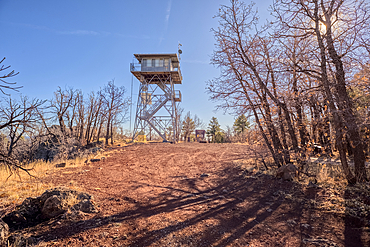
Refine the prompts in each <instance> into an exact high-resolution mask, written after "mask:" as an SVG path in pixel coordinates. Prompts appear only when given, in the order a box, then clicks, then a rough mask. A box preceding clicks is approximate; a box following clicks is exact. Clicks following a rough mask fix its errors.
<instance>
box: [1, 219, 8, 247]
mask: <svg viewBox="0 0 370 247" xmlns="http://www.w3.org/2000/svg"><path fill="white" fill-rule="evenodd" d="M8 234H9V226H8V224H6V223H5V222H4V221H3V220H1V219H0V246H6V241H7V239H8Z"/></svg>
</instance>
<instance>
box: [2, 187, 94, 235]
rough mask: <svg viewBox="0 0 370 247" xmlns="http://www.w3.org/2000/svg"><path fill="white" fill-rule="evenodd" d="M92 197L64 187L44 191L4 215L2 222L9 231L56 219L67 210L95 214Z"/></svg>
mask: <svg viewBox="0 0 370 247" xmlns="http://www.w3.org/2000/svg"><path fill="white" fill-rule="evenodd" d="M92 199H93V198H92V196H91V195H89V194H87V193H84V192H79V191H76V190H71V189H69V188H65V187H59V188H54V189H50V190H46V191H45V192H44V193H43V194H42V195H41V196H39V197H37V198H27V199H26V200H24V201H23V203H22V204H21V205H19V206H17V207H16V209H15V210H14V211H13V212H10V213H9V214H7V215H5V216H4V217H3V221H4V222H5V223H6V224H8V226H9V228H10V229H23V228H26V227H29V226H34V225H37V224H38V223H41V222H42V221H45V220H48V219H51V218H54V217H58V216H60V215H62V214H64V213H66V212H67V211H68V209H73V210H80V211H82V212H84V213H96V212H98V211H97V210H96V207H95V204H94V203H93V201H92Z"/></svg>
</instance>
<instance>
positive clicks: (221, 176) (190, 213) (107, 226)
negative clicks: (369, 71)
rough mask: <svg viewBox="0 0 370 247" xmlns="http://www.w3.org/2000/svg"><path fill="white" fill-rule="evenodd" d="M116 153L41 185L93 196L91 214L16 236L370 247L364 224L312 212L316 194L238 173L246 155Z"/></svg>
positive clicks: (166, 148) (64, 241)
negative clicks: (94, 210)
mask: <svg viewBox="0 0 370 247" xmlns="http://www.w3.org/2000/svg"><path fill="white" fill-rule="evenodd" d="M115 151H116V152H115V153H112V154H110V156H109V157H107V158H106V159H105V160H102V161H100V162H93V163H91V164H89V165H85V166H83V167H74V168H68V167H67V168H61V169H60V170H57V171H56V172H55V173H54V174H50V176H49V177H48V178H47V181H49V182H52V183H53V184H54V185H56V186H68V185H69V184H73V185H74V186H78V187H79V188H80V189H81V190H82V191H85V192H88V193H90V194H92V195H93V196H94V198H95V202H96V204H97V205H99V207H98V209H99V213H97V214H91V215H89V214H85V215H82V216H80V218H79V219H77V218H76V219H73V220H71V219H62V218H59V219H56V220H52V221H49V222H45V223H42V224H40V225H38V226H35V227H32V228H30V229H25V230H23V232H27V233H28V234H29V235H32V236H33V237H35V238H36V239H37V241H38V242H39V243H40V242H41V243H42V246H370V237H369V234H370V232H369V227H364V223H363V220H360V219H358V220H357V219H353V218H348V216H346V214H337V213H333V212H323V211H320V210H318V209H315V207H314V206H313V204H315V201H320V200H326V197H325V195H326V194H325V193H324V192H325V191H324V190H325V189H323V188H307V186H305V185H301V184H299V183H294V182H286V181H282V180H280V179H276V178H274V177H271V176H268V175H265V174H261V173H259V174H258V173H257V174H248V173H247V172H246V171H243V170H242V169H241V168H240V167H238V166H237V165H236V162H235V161H236V160H241V159H246V158H251V157H252V153H251V152H250V151H249V149H248V146H247V145H239V144H203V143H191V144H187V143H184V144H169V143H151V144H136V145H131V146H126V147H117V148H115ZM207 175H208V176H207ZM326 196H327V195H326ZM367 220H368V219H367ZM40 246H41V244H40Z"/></svg>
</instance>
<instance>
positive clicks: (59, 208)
mask: <svg viewBox="0 0 370 247" xmlns="http://www.w3.org/2000/svg"><path fill="white" fill-rule="evenodd" d="M66 211H67V205H66V204H65V202H64V201H63V200H62V198H60V197H58V196H57V195H53V196H51V197H49V198H48V199H46V201H45V203H44V206H43V207H42V210H41V213H42V218H43V219H51V218H54V217H57V216H59V215H61V214H63V213H65V212H66Z"/></svg>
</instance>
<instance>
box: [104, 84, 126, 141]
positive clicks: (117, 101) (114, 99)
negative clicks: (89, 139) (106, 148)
mask: <svg viewBox="0 0 370 247" xmlns="http://www.w3.org/2000/svg"><path fill="white" fill-rule="evenodd" d="M125 92H126V89H125V88H124V87H123V86H121V87H117V86H116V85H115V84H114V80H112V81H109V82H108V84H107V85H106V86H105V87H104V88H103V90H102V94H101V95H102V98H103V102H104V105H105V108H106V115H105V117H106V135H105V144H106V145H108V139H109V138H110V139H111V144H113V124H114V123H121V122H122V121H125V120H126V119H125V117H126V115H127V112H128V110H129V106H130V101H129V98H124V95H125Z"/></svg>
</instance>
